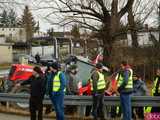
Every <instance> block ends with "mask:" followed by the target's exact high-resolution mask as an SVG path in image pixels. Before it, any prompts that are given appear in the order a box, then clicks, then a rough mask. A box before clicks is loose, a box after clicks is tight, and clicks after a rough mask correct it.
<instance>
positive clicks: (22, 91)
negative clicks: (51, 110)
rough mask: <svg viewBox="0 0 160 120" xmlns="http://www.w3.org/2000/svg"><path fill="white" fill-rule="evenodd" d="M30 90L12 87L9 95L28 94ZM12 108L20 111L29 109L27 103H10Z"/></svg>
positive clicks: (24, 87) (22, 87) (23, 87)
mask: <svg viewBox="0 0 160 120" xmlns="http://www.w3.org/2000/svg"><path fill="white" fill-rule="evenodd" d="M29 92H30V89H29V88H28V87H26V86H21V87H18V88H16V87H14V88H13V89H12V91H11V93H18V94H22V95H24V94H29ZM12 106H13V107H16V108H20V109H26V110H27V109H29V103H21V102H16V103H12Z"/></svg>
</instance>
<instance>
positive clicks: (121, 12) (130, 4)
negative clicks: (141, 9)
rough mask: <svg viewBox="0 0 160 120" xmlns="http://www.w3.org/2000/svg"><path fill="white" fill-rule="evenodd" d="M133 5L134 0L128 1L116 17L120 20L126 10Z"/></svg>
mask: <svg viewBox="0 0 160 120" xmlns="http://www.w3.org/2000/svg"><path fill="white" fill-rule="evenodd" d="M133 3H134V0H128V2H127V4H126V5H125V6H124V7H123V8H122V9H121V10H120V11H119V13H118V17H119V18H121V17H122V16H123V15H124V14H125V13H126V12H127V10H128V9H129V8H130V7H132V5H133Z"/></svg>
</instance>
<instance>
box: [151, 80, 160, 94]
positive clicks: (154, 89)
mask: <svg viewBox="0 0 160 120" xmlns="http://www.w3.org/2000/svg"><path fill="white" fill-rule="evenodd" d="M157 82H158V77H156V79H155V81H154V84H153V88H152V96H153V95H154V93H155V92H156V85H157ZM158 93H160V86H159V88H158Z"/></svg>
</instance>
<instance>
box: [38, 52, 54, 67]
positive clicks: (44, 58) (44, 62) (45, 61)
mask: <svg viewBox="0 0 160 120" xmlns="http://www.w3.org/2000/svg"><path fill="white" fill-rule="evenodd" d="M56 61H57V60H56V59H55V58H53V57H52V56H50V55H46V56H42V57H41V59H40V63H41V64H42V65H43V66H47V65H48V63H54V62H56Z"/></svg>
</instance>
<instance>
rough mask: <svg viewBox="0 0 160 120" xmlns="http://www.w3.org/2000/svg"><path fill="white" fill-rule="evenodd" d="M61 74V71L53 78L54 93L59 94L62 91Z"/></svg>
mask: <svg viewBox="0 0 160 120" xmlns="http://www.w3.org/2000/svg"><path fill="white" fill-rule="evenodd" d="M60 74H61V71H59V72H58V73H57V74H56V75H55V76H54V78H53V88H52V91H53V92H58V90H59V89H60V85H61V83H60V77H59V75H60Z"/></svg>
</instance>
